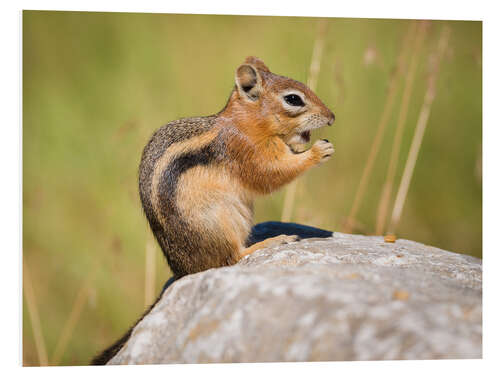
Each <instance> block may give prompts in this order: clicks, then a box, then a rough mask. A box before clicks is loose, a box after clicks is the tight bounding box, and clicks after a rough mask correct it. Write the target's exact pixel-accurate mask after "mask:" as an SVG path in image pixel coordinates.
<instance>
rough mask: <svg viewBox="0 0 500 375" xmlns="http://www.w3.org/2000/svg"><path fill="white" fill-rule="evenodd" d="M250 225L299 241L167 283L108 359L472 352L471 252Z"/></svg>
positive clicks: (475, 268) (474, 273)
mask: <svg viewBox="0 0 500 375" xmlns="http://www.w3.org/2000/svg"><path fill="white" fill-rule="evenodd" d="M260 225H261V227H260V229H259V226H256V227H255V228H254V229H255V230H254V232H253V235H254V237H253V239H254V240H259V239H262V238H265V237H266V236H270V235H276V234H279V233H289V234H291V233H293V232H294V231H299V232H300V231H301V232H300V235H301V237H302V238H304V239H302V240H301V241H299V242H296V243H292V244H287V245H280V246H276V247H274V248H269V249H264V250H260V251H258V252H256V253H254V254H252V255H250V256H248V257H246V258H245V259H243V260H242V261H241V262H240V263H238V264H237V265H235V266H232V267H224V268H218V269H211V270H208V271H205V272H201V273H198V274H193V275H189V276H186V277H184V278H182V279H180V280H178V281H176V282H175V283H173V284H172V285H171V286H170V287H169V288H168V289H167V290H166V291H165V293H164V295H163V296H162V298H161V300H160V301H159V302H158V304H157V305H156V306H155V307H154V308H153V310H152V311H151V312H150V313H149V314H148V315H147V316H146V317H145V318H144V319H143V320H142V321H141V322H140V323H139V324H138V325H137V326H136V327H135V329H134V331H133V333H132V336H131V337H130V339H129V341H128V342H127V343H126V344H125V346H124V347H123V348H122V349H121V351H120V352H119V353H118V354H117V355H116V356H115V357H114V358H113V359H112V360H111V361H110V362H109V363H110V364H145V363H206V362H269V361H272V362H283V361H332V360H382V359H383V360H391V359H437V358H481V356H482V351H481V347H482V343H481V341H482V307H481V305H482V264H481V261H480V260H479V259H476V258H473V257H470V256H465V255H460V254H455V253H451V252H448V251H444V250H440V249H437V248H434V247H430V246H425V245H422V244H420V243H416V242H413V241H407V240H397V241H396V243H384V240H383V238H382V237H367V236H361V235H348V234H341V233H331V232H327V231H321V230H318V229H316V228H311V230H312V231H313V232H311V231H308V227H304V226H298V227H295V228H294V227H291V226H293V225H295V224H279V223H264V224H260ZM280 228H281V229H282V230H281V231H280ZM309 228H310V227H309ZM317 231H320V232H317ZM297 233H298V232H297ZM311 233H314V234H315V235H317V236H319V237H323V238H307V237H311Z"/></svg>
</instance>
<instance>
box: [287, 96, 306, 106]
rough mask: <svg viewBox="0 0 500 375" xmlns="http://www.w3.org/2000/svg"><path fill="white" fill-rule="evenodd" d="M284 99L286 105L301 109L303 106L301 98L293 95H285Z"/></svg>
mask: <svg viewBox="0 0 500 375" xmlns="http://www.w3.org/2000/svg"><path fill="white" fill-rule="evenodd" d="M284 99H285V101H286V102H287V103H288V104H290V105H293V106H296V107H303V106H304V105H305V104H304V102H303V101H302V98H301V97H300V96H298V95H295V94H290V95H285V97H284Z"/></svg>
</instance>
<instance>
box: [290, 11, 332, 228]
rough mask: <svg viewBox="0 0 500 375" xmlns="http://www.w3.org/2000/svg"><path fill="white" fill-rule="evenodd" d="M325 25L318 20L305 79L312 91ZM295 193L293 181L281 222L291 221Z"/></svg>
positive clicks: (322, 21) (319, 63)
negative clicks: (307, 74) (309, 64)
mask: <svg viewBox="0 0 500 375" xmlns="http://www.w3.org/2000/svg"><path fill="white" fill-rule="evenodd" d="M327 25H328V24H327V20H326V19H320V20H319V21H318V33H317V35H316V40H315V42H314V47H313V54H312V58H311V66H310V67H309V76H308V78H307V86H309V88H310V89H311V90H312V91H316V85H317V83H318V76H319V71H320V67H321V56H322V55H323V48H324V45H325V36H326V30H327ZM296 191H297V180H294V181H292V182H291V183H290V184H288V186H287V187H286V190H285V201H284V203H283V211H282V213H281V221H290V220H291V218H292V211H293V204H294V203H295V193H296Z"/></svg>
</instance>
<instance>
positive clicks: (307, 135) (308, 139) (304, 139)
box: [300, 130, 311, 143]
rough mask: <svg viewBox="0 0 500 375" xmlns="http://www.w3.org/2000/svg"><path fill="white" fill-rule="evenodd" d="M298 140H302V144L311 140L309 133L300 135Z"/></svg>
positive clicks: (308, 131)
mask: <svg viewBox="0 0 500 375" xmlns="http://www.w3.org/2000/svg"><path fill="white" fill-rule="evenodd" d="M300 138H302V140H303V141H304V143H308V142H309V141H310V140H311V131H310V130H306V131H305V132H302V133H300Z"/></svg>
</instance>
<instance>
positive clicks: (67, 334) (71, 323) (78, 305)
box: [50, 281, 90, 366]
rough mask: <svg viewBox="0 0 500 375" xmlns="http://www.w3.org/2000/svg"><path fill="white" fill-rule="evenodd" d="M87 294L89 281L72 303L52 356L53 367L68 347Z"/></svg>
mask: <svg viewBox="0 0 500 375" xmlns="http://www.w3.org/2000/svg"><path fill="white" fill-rule="evenodd" d="M89 292H90V285H89V281H87V282H85V283H84V285H83V286H82V288H81V289H80V291H79V292H78V295H77V297H76V299H75V302H74V303H73V307H72V309H71V313H70V315H69V318H68V320H67V321H66V324H65V325H64V328H63V330H62V333H61V336H59V341H58V342H57V345H56V349H55V350H54V354H53V355H52V360H51V361H50V363H51V364H52V365H54V366H57V365H59V363H60V362H61V358H62V356H63V354H64V351H65V350H66V347H67V346H68V342H69V340H70V338H71V335H72V333H73V331H74V329H75V326H76V323H77V322H78V319H79V318H80V315H81V313H82V310H83V308H84V306H85V302H87V297H88V295H89Z"/></svg>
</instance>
